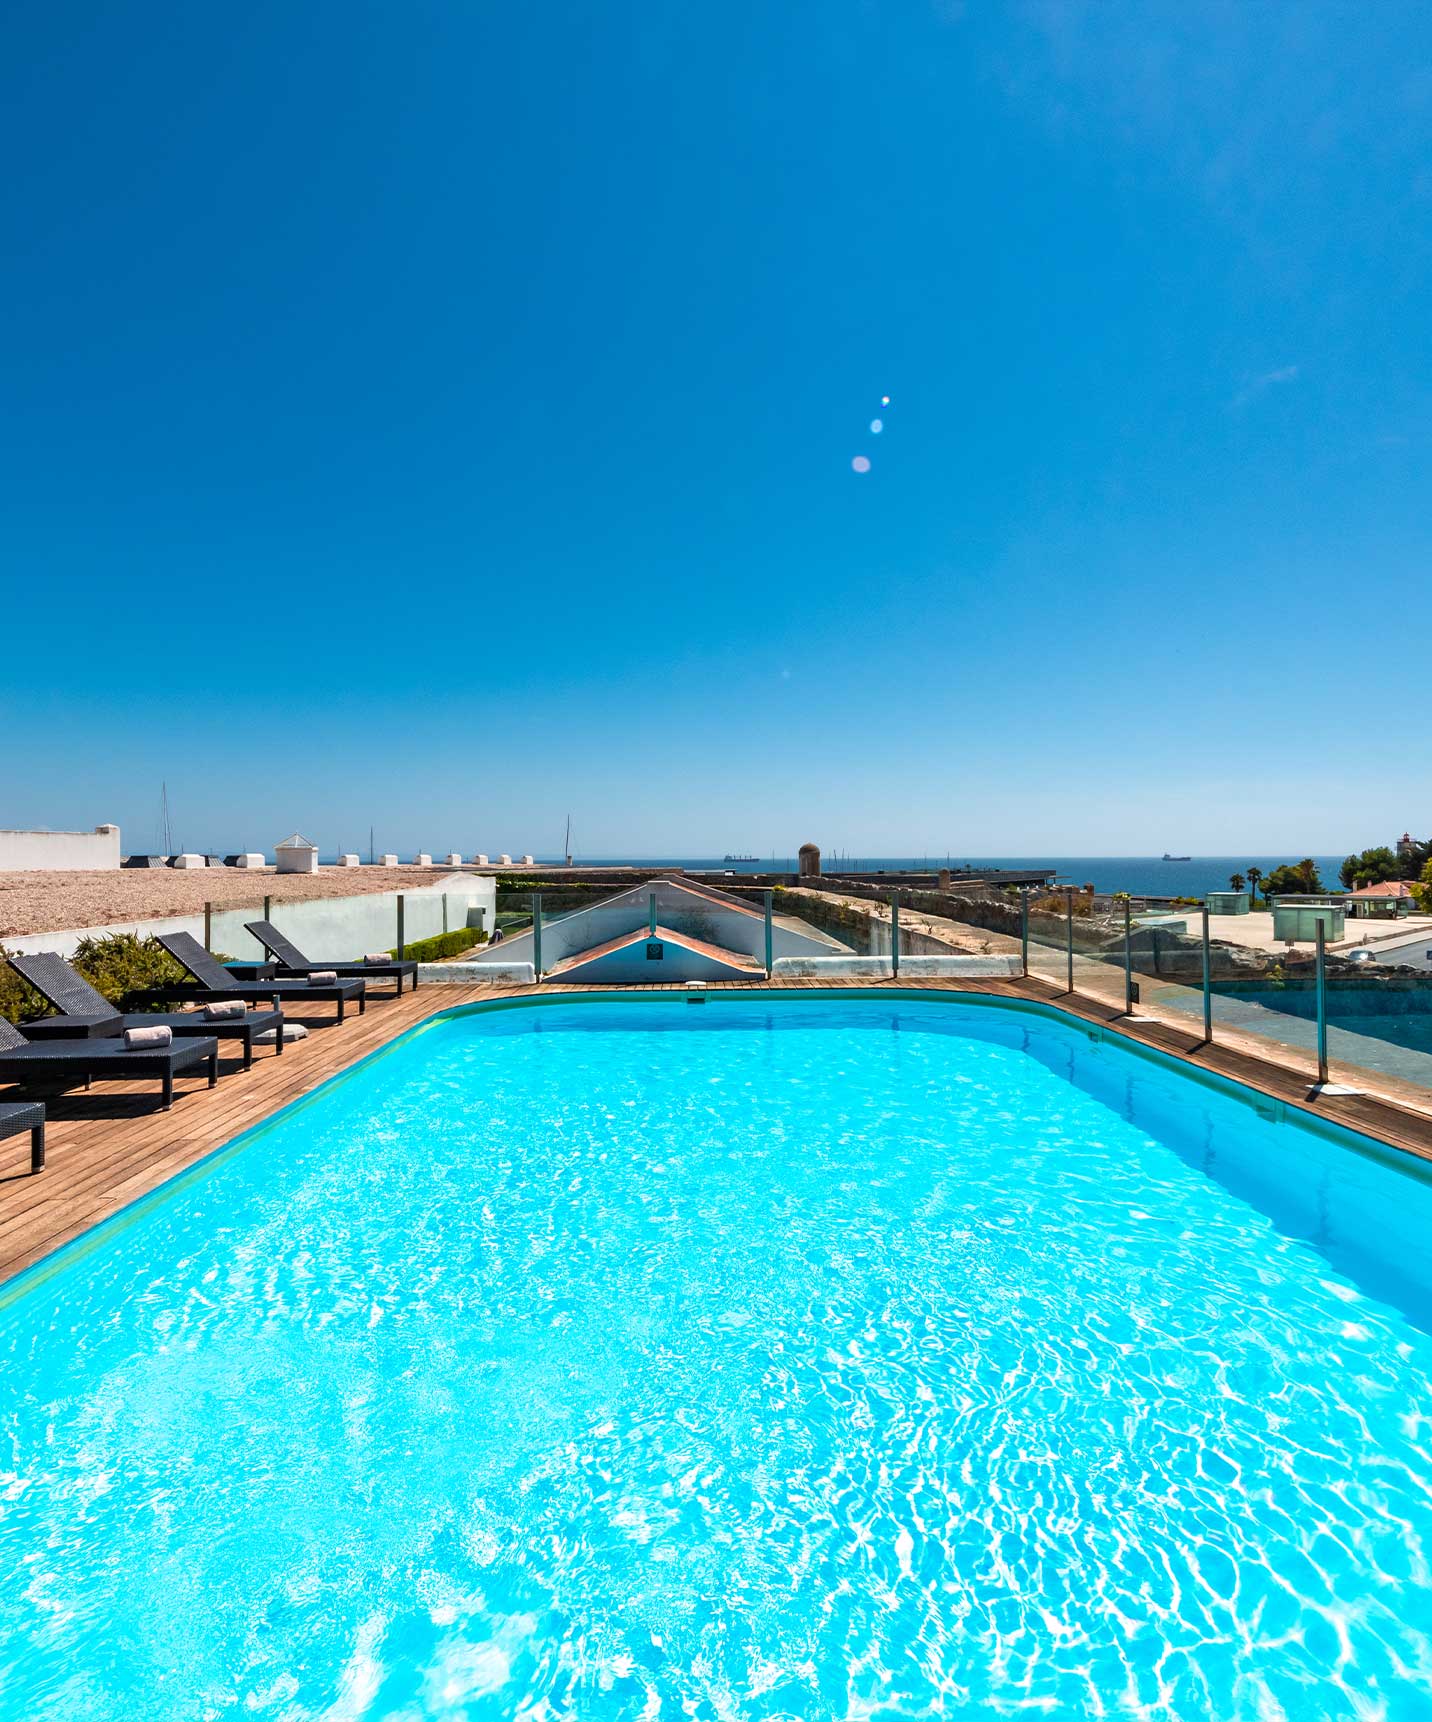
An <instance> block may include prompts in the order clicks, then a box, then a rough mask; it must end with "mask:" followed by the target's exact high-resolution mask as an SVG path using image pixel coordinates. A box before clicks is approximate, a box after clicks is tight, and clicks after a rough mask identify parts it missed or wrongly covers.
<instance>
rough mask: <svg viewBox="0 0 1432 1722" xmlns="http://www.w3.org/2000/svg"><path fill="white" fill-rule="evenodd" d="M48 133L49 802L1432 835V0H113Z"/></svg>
mask: <svg viewBox="0 0 1432 1722" xmlns="http://www.w3.org/2000/svg"><path fill="white" fill-rule="evenodd" d="M0 132H3V134H4V135H3V139H0V141H3V146H4V152H5V159H6V161H7V163H8V164H9V171H8V172H7V173H6V174H5V175H4V176H3V179H0V234H3V245H4V249H5V258H4V271H3V277H0V279H3V282H4V287H3V294H4V305H5V315H4V317H3V319H0V387H3V397H2V398H3V402H4V411H3V415H0V557H3V579H4V585H5V593H6V596H5V606H4V634H5V649H4V661H5V664H6V669H7V672H8V673H7V674H5V675H4V676H3V678H0V711H3V716H4V719H5V723H6V734H7V738H8V741H9V745H8V746H7V748H6V765H5V769H4V772H3V777H0V783H3V795H0V824H5V825H21V826H23V825H30V824H47V825H54V826H88V825H92V824H94V823H96V822H98V821H101V820H111V819H112V820H117V821H119V823H120V824H121V825H122V826H123V827H124V828H125V831H126V847H134V848H137V849H143V848H147V847H150V846H151V845H152V844H153V843H154V840H155V820H156V813H157V807H158V801H159V787H160V783H161V780H167V782H168V786H169V795H170V800H171V803H172V805H173V808H174V810H175V816H176V822H177V835H178V836H179V837H180V838H181V839H182V841H184V842H185V843H186V844H188V845H190V846H194V847H200V846H216V847H233V846H237V845H247V846H250V847H262V848H266V849H268V848H271V847H272V844H273V842H274V841H275V840H276V839H278V838H280V837H281V836H283V835H285V834H286V833H287V832H288V831H289V830H290V829H292V828H293V827H294V826H299V827H301V828H302V829H303V830H305V831H307V832H309V833H310V834H311V835H312V836H314V837H315V838H317V840H318V841H319V842H320V843H321V845H322V846H323V847H324V848H325V849H330V848H332V849H336V848H339V847H348V846H350V845H352V846H357V845H360V844H361V845H362V846H363V847H365V848H366V842H367V832H368V827H369V825H370V824H373V825H374V826H376V828H377V841H378V843H379V845H380V847H395V848H398V849H400V850H410V849H413V848H416V847H418V846H422V847H427V848H432V849H445V848H448V847H456V848H460V849H463V850H472V849H475V848H478V847H481V848H484V849H488V850H493V851H495V850H499V849H504V848H506V849H511V850H514V851H515V850H521V849H532V850H535V851H537V852H544V851H548V852H550V851H555V850H556V849H558V848H559V847H560V842H561V835H562V827H563V823H564V820H565V817H566V815H567V813H568V812H569V811H570V812H571V814H572V817H573V822H574V826H575V829H576V833H577V842H578V848H579V851H580V852H582V853H586V854H590V855H597V854H603V853H605V854H632V853H644V852H645V853H651V852H660V853H666V854H673V853H705V852H710V851H713V850H714V851H715V852H717V853H720V852H721V851H723V850H725V849H727V848H735V847H739V848H742V849H745V848H750V849H753V850H756V851H759V852H763V853H764V852H769V851H771V850H772V849H775V850H779V851H780V852H782V853H787V852H789V851H790V850H792V849H793V848H794V846H795V845H796V844H797V843H799V842H800V841H802V840H804V839H807V838H810V839H813V840H815V841H817V842H820V843H822V844H823V845H825V846H826V847H829V848H834V847H840V848H845V849H849V850H851V851H854V852H858V853H864V854H878V853H906V852H910V853H924V852H930V853H941V852H943V851H946V850H951V851H958V852H959V853H961V854H982V853H984V854H991V853H1003V854H1021V853H1023V854H1034V853H1040V852H1054V853H1061V854H1077V853H1081V852H1086V853H1108V854H1127V853H1142V852H1147V851H1151V850H1152V851H1160V850H1162V849H1163V848H1165V847H1171V848H1174V849H1177V850H1180V851H1183V850H1189V851H1192V852H1195V853H1198V852H1208V853H1222V852H1227V851H1234V852H1243V851H1246V852H1249V853H1253V852H1269V851H1278V850H1282V849H1288V850H1291V851H1296V852H1297V853H1299V854H1301V853H1304V852H1324V851H1339V850H1342V849H1345V848H1347V847H1348V846H1350V845H1353V844H1357V845H1358V846H1361V844H1362V843H1364V842H1373V841H1380V840H1383V839H1385V838H1387V837H1388V836H1394V835H1396V834H1397V833H1398V832H1400V831H1401V830H1402V829H1403V828H1404V827H1406V826H1408V825H1410V826H1411V827H1412V828H1413V830H1414V831H1415V832H1419V831H1426V830H1428V829H1432V767H1429V757H1432V756H1429V749H1428V746H1427V743H1426V741H1425V735H1424V732H1425V729H1426V722H1425V712H1424V711H1423V709H1422V708H1423V705H1424V703H1425V702H1423V701H1422V700H1421V699H1420V698H1419V696H1418V689H1419V688H1425V687H1426V686H1427V685H1428V681H1429V677H1432V582H1429V579H1428V560H1429V543H1430V542H1432V524H1429V523H1432V508H1430V507H1429V504H1432V482H1429V454H1432V441H1429V439H1430V438H1432V396H1430V395H1429V360H1432V305H1429V291H1428V283H1429V280H1432V268H1430V267H1429V265H1432V256H1429V251H1432V16H1429V14H1428V13H1427V11H1426V9H1425V7H1422V6H1420V5H1402V4H1400V3H1399V0H1379V4H1378V5H1377V6H1376V7H1374V8H1366V7H1361V6H1351V5H1348V6H1325V5H1319V4H1316V3H1312V0H1304V3H1300V4H1297V5H1292V4H1289V5H1286V6H1280V5H1274V4H1269V5H1266V6H1255V7H1249V6H1243V5H1229V6H1221V5H1198V4H1182V5H1168V6H1160V5H1152V4H1141V5H1139V6H1136V7H1133V6H1131V7H1124V6H1117V5H1108V4H1104V3H1102V0H1096V3H1094V4H1089V5H1082V4H1078V3H1074V0H1071V3H1069V4H1064V5H1056V4H1044V5H1039V4H1030V5H1023V4H986V3H983V0H967V3H966V4H959V3H958V0H932V3H930V4H921V3H917V0H911V3H909V4H904V3H900V4H896V3H891V4H888V5H874V4H852V3H848V0H821V3H819V4H805V3H804V0H786V3H783V4H782V5H780V6H771V5H769V4H767V3H765V0H760V3H755V0H752V3H743V0H734V3H723V4H722V5H720V6H717V5H697V6H687V7H658V6H653V5H650V4H630V5H627V4H621V3H604V4H603V5H601V6H596V7H593V6H588V5H580V6H579V5H565V4H555V5H547V6H543V7H510V6H501V7H500V6H497V5H493V4H487V3H476V0H469V3H464V4H456V3H452V4H437V3H422V0H419V3H417V4H414V5H411V6H402V7H398V6H391V5H383V6H377V5H367V4H362V3H358V4H354V3H352V0H344V4H342V5H338V4H328V3H326V0H315V3H309V4H304V5H302V6H293V5H291V4H283V5H278V4H268V3H264V0H260V3H258V4H255V5H252V6H250V7H247V8H244V9H242V10H240V11H237V12H236V11H233V10H232V9H230V10H223V9H216V8H213V7H203V6H200V7H194V6H187V5H186V6H179V5H152V6H144V7H141V8H139V9H137V10H136V9H127V8H119V7H104V8H100V7H82V6H74V5H63V4H61V5H57V6H54V7H32V8H29V9H28V10H27V11H25V12H23V13H16V14H15V15H14V16H12V18H11V19H10V22H9V30H8V33H7V52H6V55H5V57H4V62H3V65H0ZM886 394H888V395H889V396H890V397H891V404H890V406H889V408H888V409H886V410H884V412H883V413H881V412H880V408H879V401H880V397H881V396H882V395H886ZM877 414H880V416H881V417H883V419H884V422H885V429H884V431H883V433H881V434H880V435H872V434H871V432H870V431H869V429H868V426H869V422H870V420H871V419H872V418H873V417H875V416H876V415H877ZM858 455H864V456H866V457H867V458H868V459H869V460H870V462H871V470H870V471H869V472H868V473H866V474H857V473H855V472H854V471H853V470H852V467H851V462H852V460H853V459H854V458H855V457H856V456H858Z"/></svg>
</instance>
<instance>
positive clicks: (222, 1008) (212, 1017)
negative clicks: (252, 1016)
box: [204, 999, 245, 1022]
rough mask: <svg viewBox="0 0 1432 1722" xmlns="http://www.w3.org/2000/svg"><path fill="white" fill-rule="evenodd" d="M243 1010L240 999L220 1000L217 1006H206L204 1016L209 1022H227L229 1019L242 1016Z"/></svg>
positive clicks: (242, 1003) (242, 1002)
mask: <svg viewBox="0 0 1432 1722" xmlns="http://www.w3.org/2000/svg"><path fill="white" fill-rule="evenodd" d="M244 1008H245V1007H244V1001H243V1000H242V999H222V1000H220V1002H219V1003H218V1004H206V1005H205V1006H204V1015H205V1016H206V1017H207V1018H208V1019H209V1021H210V1022H228V1021H229V1020H230V1018H231V1017H236V1016H242V1015H243V1014H244Z"/></svg>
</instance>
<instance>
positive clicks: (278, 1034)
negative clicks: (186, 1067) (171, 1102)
mask: <svg viewBox="0 0 1432 1722" xmlns="http://www.w3.org/2000/svg"><path fill="white" fill-rule="evenodd" d="M8 961H9V964H10V967H11V968H12V969H14V970H15V972H16V973H17V974H20V975H23V976H24V977H25V979H26V980H27V981H29V983H30V985H31V986H32V987H34V989H35V991H36V992H37V993H40V994H41V995H42V996H43V997H45V998H47V999H48V1000H49V1001H50V1003H51V1004H52V1005H53V1006H54V1007H55V1009H56V1010H57V1011H59V1012H60V1013H61V1014H60V1015H59V1016H45V1017H39V1018H37V1020H36V1021H34V1022H29V1023H26V1024H25V1032H26V1034H28V1035H29V1037H30V1039H31V1040H41V1039H43V1040H73V1039H75V1038H76V1037H77V1036H81V1035H89V1036H97V1037H100V1038H103V1039H111V1038H112V1037H113V1036H115V1035H117V1034H123V1033H124V1031H125V1029H127V1028H154V1027H155V1026H156V1025H158V1024H163V1025H165V1026H167V1027H168V1028H170V1029H172V1030H173V1031H174V1038H175V1039H176V1040H177V1039H179V1037H180V1036H181V1035H182V1036H189V1035H211V1036H212V1037H213V1038H214V1039H215V1040H238V1041H242V1042H243V1047H244V1069H245V1070H248V1069H249V1068H250V1067H251V1066H252V1064H253V1062H254V1040H255V1037H256V1036H258V1035H261V1034H267V1033H269V1032H270V1031H272V1033H273V1037H274V1051H275V1052H282V1051H283V1012H282V1011H278V1010H273V1009H268V1010H246V1011H245V1012H244V1014H243V1015H242V1016H234V1017H226V1018H224V1019H222V1020H215V1021H212V1022H211V1021H210V1020H209V1019H208V1018H206V1017H204V1016H202V1015H200V1013H199V1012H198V1011H188V1010H177V1011H162V1012H157V1013H156V1012H152V1011H149V1012H146V1011H135V1012H133V1013H132V1014H130V1015H128V1016H122V1015H121V1014H120V1013H119V1012H118V1011H117V1010H116V1009H115V1008H114V1006H113V1005H112V1004H111V1003H110V1002H109V1000H108V999H107V998H106V997H105V996H104V994H103V993H102V992H97V991H96V990H95V988H94V987H92V986H91V985H90V984H89V982H88V981H87V980H86V979H85V978H84V976H83V975H79V974H76V973H75V971H74V970H73V969H72V968H71V967H70V965H69V964H68V963H67V962H66V961H65V959H64V958H63V957H62V956H59V955H58V954H57V953H56V952H54V951H40V952H38V953H37V954H35V955H33V956H19V955H15V956H11V957H9V958H8Z"/></svg>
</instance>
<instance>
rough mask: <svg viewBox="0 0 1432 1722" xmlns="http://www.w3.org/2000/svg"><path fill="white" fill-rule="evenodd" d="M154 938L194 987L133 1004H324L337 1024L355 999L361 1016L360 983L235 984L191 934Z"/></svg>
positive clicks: (182, 985)
mask: <svg viewBox="0 0 1432 1722" xmlns="http://www.w3.org/2000/svg"><path fill="white" fill-rule="evenodd" d="M157 937H158V939H159V943H160V944H161V945H162V946H163V947H164V949H165V950H166V951H168V953H169V955H170V956H171V957H173V959H174V960H175V962H176V963H179V964H180V965H181V966H182V967H184V968H186V969H188V971H189V973H190V974H191V975H193V977H194V984H192V985H190V984H188V983H186V982H182V981H180V982H176V983H171V984H170V985H169V986H164V987H146V988H144V989H143V990H142V991H140V992H137V993H134V994H132V995H131V996H132V998H133V999H134V1000H135V1001H136V1002H139V1001H144V1002H148V1001H149V1000H154V1001H156V1002H162V1001H164V1000H167V999H269V1000H271V1001H272V1003H273V1005H274V1007H275V1009H277V1007H278V1005H279V1003H280V1002H281V1001H282V1000H284V999H288V1000H290V1001H301V1002H303V1003H305V1004H312V1003H313V1002H314V1001H315V1000H326V1001H327V1002H328V1003H330V1004H336V1005H337V1006H338V1021H339V1022H342V1021H343V1011H344V1007H345V1006H346V1005H348V1004H351V1003H352V1002H353V1001H354V1000H355V999H356V1000H357V1003H358V1014H359V1015H360V1016H361V1015H362V1014H363V1011H364V1009H365V1006H366V1000H365V999H364V996H363V983H362V981H348V980H343V981H335V982H334V983H333V985H332V986H330V987H311V986H309V985H308V983H307V982H306V981H298V980H292V979H290V980H273V981H236V980H235V979H234V977H233V976H232V975H231V974H230V973H229V971H228V970H227V969H226V968H225V967H224V965H223V964H222V963H221V962H220V961H219V960H218V959H217V958H216V957H214V956H213V955H212V954H211V953H210V952H208V951H206V950H205V949H204V947H203V946H202V945H201V944H200V943H199V941H198V940H197V939H196V938H195V937H194V935H193V934H192V933H160V934H158V935H157Z"/></svg>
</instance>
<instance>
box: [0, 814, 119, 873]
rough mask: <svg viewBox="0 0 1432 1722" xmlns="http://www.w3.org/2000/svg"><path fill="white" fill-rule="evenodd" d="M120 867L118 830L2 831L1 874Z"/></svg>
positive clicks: (105, 827) (113, 827)
mask: <svg viewBox="0 0 1432 1722" xmlns="http://www.w3.org/2000/svg"><path fill="white" fill-rule="evenodd" d="M118 866H119V827H118V826H117V825H96V826H95V828H94V830H93V831H0V873H88V872H95V873H98V872H106V871H108V870H109V869H111V868H117V867H118Z"/></svg>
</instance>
